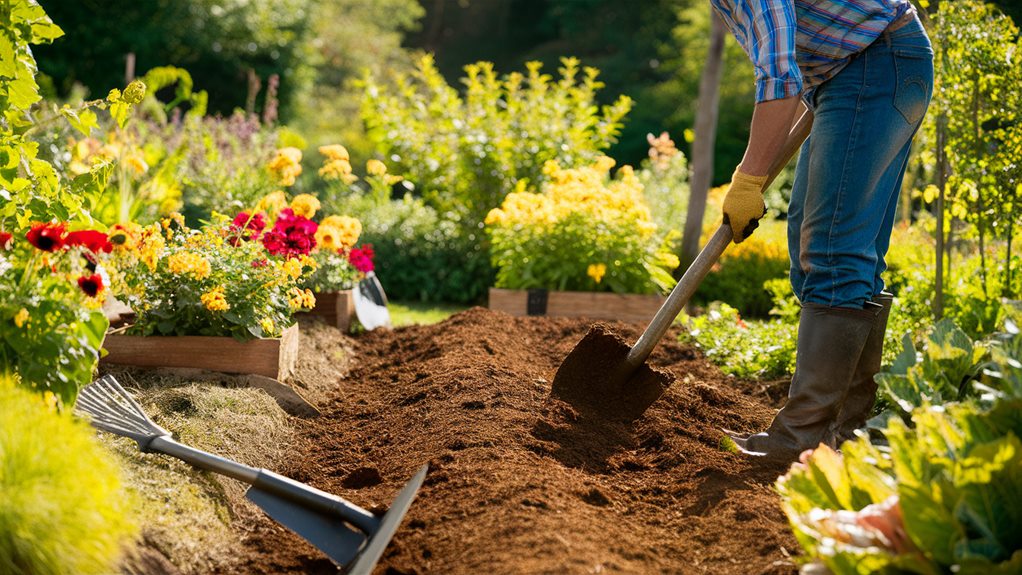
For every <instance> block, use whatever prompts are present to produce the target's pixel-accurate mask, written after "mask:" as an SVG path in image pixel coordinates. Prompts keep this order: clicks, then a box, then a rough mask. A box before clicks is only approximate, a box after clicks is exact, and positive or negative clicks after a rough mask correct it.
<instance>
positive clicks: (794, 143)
mask: <svg viewBox="0 0 1022 575" xmlns="http://www.w3.org/2000/svg"><path fill="white" fill-rule="evenodd" d="M812 124H813V115H812V113H811V112H809V111H808V110H806V111H804V113H803V114H802V116H801V117H799V119H798V121H797V122H796V123H795V125H794V126H793V127H792V129H791V131H790V132H789V133H788V137H787V139H786V140H785V142H784V147H783V148H782V150H781V153H780V154H778V157H777V160H776V161H775V162H774V165H773V166H771V169H770V177H769V178H767V182H766V184H764V186H763V189H766V188H767V187H769V186H770V184H771V183H772V182H773V181H774V179H775V178H776V177H777V174H779V173H780V172H781V170H782V169H784V166H786V165H787V164H788V162H789V161H790V160H791V158H792V157H793V156H794V155H795V153H796V152H797V151H798V149H799V147H800V146H801V145H802V142H804V141H805V139H806V137H807V136H808V135H809V131H810V129H811V128H812ZM732 238H733V234H732V231H731V227H730V226H728V225H726V224H721V225H720V227H718V228H717V231H716V232H715V233H714V234H713V237H711V238H710V240H709V241H708V242H707V243H706V246H704V247H703V249H702V251H701V252H699V255H698V256H696V259H695V261H693V262H692V265H691V266H689V268H688V270H686V271H685V275H684V276H682V278H681V280H679V281H678V284H677V285H675V286H674V289H673V290H671V293H670V295H669V296H667V300H666V301H665V302H664V303H663V305H661V306H660V309H659V311H657V313H656V315H655V316H653V320H652V321H651V322H650V323H649V326H648V327H646V330H645V331H644V332H643V333H642V335H641V336H640V337H639V339H638V340H637V341H636V342H635V345H634V346H631V347H629V346H628V344H627V343H626V342H625V341H624V340H623V339H622V338H621V337H620V336H618V335H616V334H614V333H613V332H611V331H610V330H609V329H608V328H607V327H606V326H604V325H600V324H597V325H595V326H593V327H592V328H590V330H589V332H588V333H587V334H586V335H585V337H583V338H582V340H581V341H579V342H578V343H577V344H576V345H575V347H574V349H572V350H571V353H569V354H568V357H566V358H565V359H564V362H562V363H561V366H560V367H559V368H558V369H557V374H556V375H555V376H554V381H553V385H552V389H551V394H552V395H553V396H554V397H557V398H558V399H561V400H563V401H565V402H567V403H569V404H570V405H572V406H573V407H575V408H577V409H579V410H580V411H582V412H589V413H594V414H595V415H597V416H599V417H601V418H604V419H612V420H623V421H633V420H635V419H638V418H639V417H640V416H641V415H642V414H643V413H645V411H646V409H648V408H649V406H650V405H652V404H653V402H654V401H656V400H657V399H659V398H660V396H661V395H663V393H664V391H665V390H666V389H667V387H668V386H669V385H670V383H671V381H672V380H673V378H672V377H671V376H670V375H669V374H667V373H665V372H663V371H659V370H655V369H652V368H651V367H650V366H648V365H646V358H647V357H649V354H650V353H651V352H652V351H653V348H655V347H656V345H657V343H659V342H660V340H661V339H662V338H663V337H664V334H665V333H667V330H668V328H670V327H671V324H672V323H673V322H674V319H675V318H676V317H677V316H678V313H680V312H681V310H682V308H684V307H685V304H687V303H688V300H689V299H690V298H691V297H692V294H693V293H695V291H696V288H698V287H699V284H700V283H701V282H702V281H703V278H704V277H706V274H707V273H708V272H709V271H710V267H712V266H713V264H714V263H716V261H717V260H718V259H719V258H720V255H721V254H722V253H724V249H725V248H727V246H728V244H730V243H731V239H732Z"/></svg>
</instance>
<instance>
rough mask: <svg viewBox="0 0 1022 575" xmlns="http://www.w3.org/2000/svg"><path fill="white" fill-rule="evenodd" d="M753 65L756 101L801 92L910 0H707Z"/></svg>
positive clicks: (859, 48)
mask: <svg viewBox="0 0 1022 575" xmlns="http://www.w3.org/2000/svg"><path fill="white" fill-rule="evenodd" d="M710 3H711V4H712V5H713V7H714V9H715V10H716V11H717V13H718V14H720V17H721V18H722V19H723V20H724V23H725V24H727V27H728V28H730V29H731V33H732V34H734V36H735V38H736V39H737V40H738V43H739V44H741V45H742V48H743V49H744V50H745V53H746V54H748V55H749V58H750V59H752V63H753V65H754V66H755V67H756V101H757V102H763V101H766V100H777V99H780V98H787V97H790V96H798V95H803V94H805V93H806V92H807V91H809V90H810V89H811V88H814V87H816V86H819V85H820V84H822V83H823V82H824V81H826V80H828V79H830V78H832V77H833V76H834V75H835V74H837V73H838V72H840V71H841V69H842V68H844V66H845V64H847V63H848V61H849V59H851V57H852V56H853V55H855V54H858V53H859V52H861V51H863V50H864V49H865V48H866V47H867V46H869V45H870V44H871V43H872V42H873V41H874V40H876V39H877V38H878V37H879V36H880V34H881V33H882V32H883V31H884V29H885V28H887V26H888V24H890V23H891V22H893V21H895V20H897V19H898V18H900V17H901V16H902V15H904V14H905V12H907V11H908V10H909V9H910V8H911V4H909V0H710Z"/></svg>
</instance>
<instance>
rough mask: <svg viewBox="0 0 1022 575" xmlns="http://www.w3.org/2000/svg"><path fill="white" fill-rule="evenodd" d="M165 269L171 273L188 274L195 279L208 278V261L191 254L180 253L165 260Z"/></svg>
mask: <svg viewBox="0 0 1022 575" xmlns="http://www.w3.org/2000/svg"><path fill="white" fill-rule="evenodd" d="M167 268H168V269H170V271H171V273H175V274H189V275H191V276H192V277H194V278H195V279H200V280H201V279H204V278H206V277H209V273H210V266H209V260H207V259H206V258H204V257H202V256H200V255H198V254H193V253H192V252H180V253H176V254H173V255H172V256H170V257H169V258H167Z"/></svg>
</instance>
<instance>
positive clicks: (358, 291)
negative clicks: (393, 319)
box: [352, 272, 391, 331]
mask: <svg viewBox="0 0 1022 575" xmlns="http://www.w3.org/2000/svg"><path fill="white" fill-rule="evenodd" d="M352 296H353V298H354V300H355V315H356V316H357V317H358V323H360V324H362V327H364V328H366V330H367V331H372V330H374V329H376V328H378V327H390V326H391V324H390V311H388V310H387V294H386V293H384V291H383V286H382V285H380V279H379V278H378V277H376V272H369V273H367V274H366V277H365V278H363V279H362V281H360V282H358V286H356V287H355V289H354V290H352Z"/></svg>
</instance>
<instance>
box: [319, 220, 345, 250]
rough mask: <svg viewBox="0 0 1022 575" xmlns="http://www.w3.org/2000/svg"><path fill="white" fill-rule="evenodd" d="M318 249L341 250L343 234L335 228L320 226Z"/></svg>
mask: <svg viewBox="0 0 1022 575" xmlns="http://www.w3.org/2000/svg"><path fill="white" fill-rule="evenodd" d="M316 247H317V248H319V249H321V250H328V251H336V250H339V249H341V248H342V247H343V246H342V245H341V232H340V230H338V229H337V228H335V227H333V226H325V225H321V226H319V229H317V230H316Z"/></svg>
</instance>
